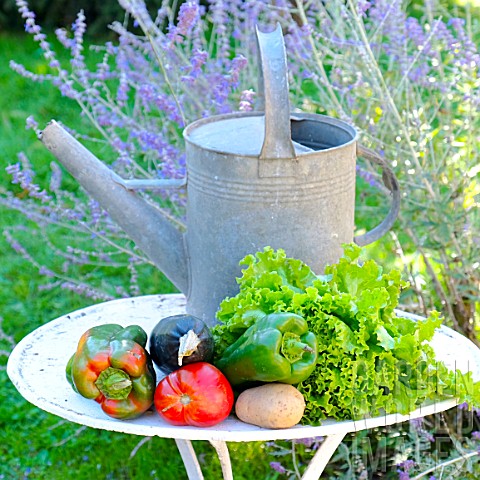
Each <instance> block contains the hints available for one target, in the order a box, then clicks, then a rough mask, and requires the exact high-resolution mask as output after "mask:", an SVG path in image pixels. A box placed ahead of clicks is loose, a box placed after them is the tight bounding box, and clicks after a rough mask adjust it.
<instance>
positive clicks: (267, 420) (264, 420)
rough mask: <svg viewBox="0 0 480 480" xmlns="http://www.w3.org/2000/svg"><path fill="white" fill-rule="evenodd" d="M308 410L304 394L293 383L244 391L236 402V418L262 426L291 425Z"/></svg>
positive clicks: (273, 384) (285, 426) (278, 426)
mask: <svg viewBox="0 0 480 480" xmlns="http://www.w3.org/2000/svg"><path fill="white" fill-rule="evenodd" d="M304 411H305V399H304V398H303V395H302V394H301V393H300V392H299V391H298V390H297V389H296V388H295V387H293V386H292V385H286V384H284V383H267V384H265V385H262V386H260V387H255V388H249V389H248V390H244V391H243V392H242V393H241V394H240V395H239V396H238V399H237V402H236V403H235V413H236V415H237V417H238V418H239V419H240V420H241V421H242V422H245V423H251V424H252V425H257V426H259V427H263V428H290V427H293V426H294V425H296V424H297V423H298V422H299V421H300V419H301V418H302V416H303V412H304Z"/></svg>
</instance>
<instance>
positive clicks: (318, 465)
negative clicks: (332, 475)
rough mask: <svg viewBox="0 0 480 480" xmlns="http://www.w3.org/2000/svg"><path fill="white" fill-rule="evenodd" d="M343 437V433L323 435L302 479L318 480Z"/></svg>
mask: <svg viewBox="0 0 480 480" xmlns="http://www.w3.org/2000/svg"><path fill="white" fill-rule="evenodd" d="M344 438H345V434H344V433H342V434H339V435H329V436H328V437H325V440H324V441H323V443H322V445H321V446H320V448H319V449H318V450H317V452H316V453H315V455H314V456H313V458H312V460H311V461H310V463H309V465H308V467H307V469H306V470H305V472H304V474H303V476H302V480H318V479H319V478H320V475H321V474H322V472H323V471H324V470H325V467H326V466H327V464H328V462H329V461H330V459H331V458H332V456H333V454H334V453H335V451H336V450H337V447H338V446H339V445H340V444H341V443H342V440H343V439H344Z"/></svg>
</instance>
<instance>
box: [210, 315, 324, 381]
mask: <svg viewBox="0 0 480 480" xmlns="http://www.w3.org/2000/svg"><path fill="white" fill-rule="evenodd" d="M317 355H318V344H317V337H316V336H315V334H314V333H312V332H309V331H308V325H307V322H306V321H305V320H304V319H303V318H302V317H300V316H299V315H295V314H293V313H284V312H282V313H272V314H270V315H265V316H264V317H263V318H261V319H260V320H258V321H256V322H255V323H254V324H253V325H252V326H251V327H249V328H248V329H247V330H246V331H245V332H244V333H243V334H242V335H241V337H240V338H239V339H238V340H237V341H236V342H234V343H232V344H231V345H230V346H229V347H227V348H226V350H225V351H224V352H223V354H222V356H221V357H220V358H219V359H218V360H217V362H216V365H217V367H218V368H219V369H220V370H221V371H222V372H223V373H224V375H225V376H226V377H227V379H228V380H229V382H230V383H231V384H232V385H239V384H242V383H245V382H250V381H260V382H281V383H289V384H291V385H294V384H297V383H300V382H301V381H303V380H305V379H306V378H307V377H309V376H310V374H311V373H312V372H313V370H314V368H315V365H316V363H317Z"/></svg>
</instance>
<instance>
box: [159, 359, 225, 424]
mask: <svg viewBox="0 0 480 480" xmlns="http://www.w3.org/2000/svg"><path fill="white" fill-rule="evenodd" d="M154 403H155V408H156V410H157V412H158V413H159V414H160V416H161V417H162V418H163V419H164V420H165V421H166V422H168V423H170V424H172V425H192V426H195V427H211V426H212V425H216V424H217V423H220V422H221V421H222V420H225V418H227V417H228V415H229V413H230V411H231V410H232V407H233V391H232V387H231V386H230V383H229V382H228V380H227V379H226V377H225V375H223V373H222V372H221V371H220V370H219V369H218V368H216V367H214V366H213V365H211V364H209V363H206V362H196V363H190V364H188V365H184V366H183V367H181V368H179V369H178V370H175V371H173V372H172V373H170V374H169V375H167V376H166V377H165V378H164V379H163V380H161V381H160V383H159V384H158V385H157V389H156V390H155V398H154Z"/></svg>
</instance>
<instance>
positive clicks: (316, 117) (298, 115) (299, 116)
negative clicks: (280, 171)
mask: <svg viewBox="0 0 480 480" xmlns="http://www.w3.org/2000/svg"><path fill="white" fill-rule="evenodd" d="M264 116H265V113H264V112H261V111H253V112H231V113H223V114H219V115H212V116H211V117H204V118H199V119H197V120H194V121H193V122H192V123H190V124H188V125H187V126H186V127H185V129H184V130H183V138H184V139H185V141H186V142H188V143H190V144H192V145H195V146H197V147H199V148H201V149H202V150H206V151H209V152H215V153H219V154H223V155H235V153H234V152H229V151H226V150H221V149H218V148H215V147H209V146H205V145H202V144H201V143H200V142H197V141H195V140H194V139H192V137H191V134H192V133H193V131H194V130H195V129H198V128H201V127H203V126H204V125H208V124H210V123H214V122H221V121H224V120H233V119H236V118H246V117H264ZM290 120H291V121H303V120H313V121H318V123H323V124H330V125H333V126H335V127H337V128H340V129H342V130H343V131H345V132H347V133H349V134H350V135H351V137H352V138H351V140H349V141H347V142H344V143H342V144H340V145H335V146H333V147H329V148H324V149H321V150H313V151H311V152H301V153H299V154H297V155H296V156H297V157H298V156H301V157H307V156H311V155H319V154H321V153H323V152H325V153H328V152H331V151H332V150H336V149H338V148H344V147H347V146H348V145H351V144H354V143H356V142H358V138H359V133H358V130H357V129H356V128H355V127H354V126H353V125H351V124H349V123H347V122H345V121H344V120H341V119H339V118H335V117H331V116H329V115H324V114H321V113H307V112H295V113H292V114H291V115H290ZM242 156H244V157H249V158H259V156H260V155H252V154H244V155H242Z"/></svg>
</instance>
